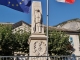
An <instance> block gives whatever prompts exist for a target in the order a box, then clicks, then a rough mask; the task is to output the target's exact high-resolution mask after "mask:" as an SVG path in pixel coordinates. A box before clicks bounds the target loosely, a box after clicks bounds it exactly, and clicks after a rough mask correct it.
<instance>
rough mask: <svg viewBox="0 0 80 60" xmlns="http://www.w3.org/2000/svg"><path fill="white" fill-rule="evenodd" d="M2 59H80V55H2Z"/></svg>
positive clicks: (0, 59) (0, 58)
mask: <svg viewBox="0 0 80 60" xmlns="http://www.w3.org/2000/svg"><path fill="white" fill-rule="evenodd" d="M0 60H80V56H75V57H72V56H0Z"/></svg>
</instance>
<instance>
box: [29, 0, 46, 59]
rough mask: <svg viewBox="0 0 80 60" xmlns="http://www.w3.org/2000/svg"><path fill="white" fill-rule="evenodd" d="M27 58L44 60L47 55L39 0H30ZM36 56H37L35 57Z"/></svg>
mask: <svg viewBox="0 0 80 60" xmlns="http://www.w3.org/2000/svg"><path fill="white" fill-rule="evenodd" d="M29 45H30V47H29V56H35V57H30V58H29V60H45V59H46V58H47V57H39V56H47V36H46V35H45V34H44V27H43V25H42V7H41V2H40V1H33V2H32V23H31V36H30V37H29ZM36 56H38V57H36Z"/></svg>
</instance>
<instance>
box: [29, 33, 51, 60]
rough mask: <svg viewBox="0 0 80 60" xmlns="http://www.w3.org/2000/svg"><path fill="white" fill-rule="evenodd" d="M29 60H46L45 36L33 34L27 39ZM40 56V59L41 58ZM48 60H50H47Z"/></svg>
mask: <svg viewBox="0 0 80 60" xmlns="http://www.w3.org/2000/svg"><path fill="white" fill-rule="evenodd" d="M29 45H30V47H29V56H35V57H30V58H29V60H45V59H46V60H47V57H43V56H47V36H46V35H45V34H42V33H34V34H31V36H30V37H29ZM41 56H42V57H41ZM49 60H50V59H49Z"/></svg>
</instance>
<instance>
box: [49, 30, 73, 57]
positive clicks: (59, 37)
mask: <svg viewBox="0 0 80 60" xmlns="http://www.w3.org/2000/svg"><path fill="white" fill-rule="evenodd" d="M48 45H49V47H48V48H49V54H50V55H51V56H53V55H70V54H71V52H72V49H71V48H72V46H71V44H70V42H69V37H68V35H67V34H65V33H64V32H61V31H56V30H55V31H54V30H53V31H51V32H49V43H48Z"/></svg>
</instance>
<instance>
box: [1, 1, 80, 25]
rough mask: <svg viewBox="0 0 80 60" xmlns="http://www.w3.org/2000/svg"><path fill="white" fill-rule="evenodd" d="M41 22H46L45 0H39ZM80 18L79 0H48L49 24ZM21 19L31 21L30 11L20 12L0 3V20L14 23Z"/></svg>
mask: <svg viewBox="0 0 80 60" xmlns="http://www.w3.org/2000/svg"><path fill="white" fill-rule="evenodd" d="M41 2H42V10H43V11H42V12H43V23H44V24H46V0H41ZM74 18H80V0H76V1H75V3H74V4H66V3H60V2H56V0H49V25H50V26H54V25H57V24H59V23H61V22H64V21H67V20H70V19H74ZM20 20H23V21H25V22H27V23H31V13H28V14H26V13H22V12H19V11H16V10H13V9H11V8H8V7H5V6H2V5H0V22H11V23H16V22H18V21H20Z"/></svg>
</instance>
